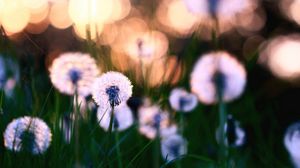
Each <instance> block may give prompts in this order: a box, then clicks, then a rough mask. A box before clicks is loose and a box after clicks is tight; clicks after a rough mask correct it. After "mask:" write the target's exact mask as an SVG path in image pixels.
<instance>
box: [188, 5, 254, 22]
mask: <svg viewBox="0 0 300 168" xmlns="http://www.w3.org/2000/svg"><path fill="white" fill-rule="evenodd" d="M183 1H184V2H185V4H186V6H187V8H188V9H189V10H190V11H191V12H192V13H194V14H197V15H202V16H210V17H214V16H216V17H217V18H218V19H227V20H230V19H232V18H233V17H235V16H236V15H238V14H240V13H243V12H245V11H249V10H253V5H255V4H254V3H255V0H202V1H198V0H183ZM253 1H254V2H253Z"/></svg>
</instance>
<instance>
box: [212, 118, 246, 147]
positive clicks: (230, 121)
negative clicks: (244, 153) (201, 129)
mask: <svg viewBox="0 0 300 168" xmlns="http://www.w3.org/2000/svg"><path fill="white" fill-rule="evenodd" d="M224 131H225V133H226V138H227V139H226V140H225V145H227V146H230V147H239V146H242V145H244V143H245V140H246V134H245V131H244V129H242V128H241V127H240V123H239V122H238V121H236V120H235V119H234V118H233V117H232V115H228V117H227V123H226V124H225V126H224ZM216 138H217V141H218V142H220V138H221V135H220V128H218V130H217V132H216Z"/></svg>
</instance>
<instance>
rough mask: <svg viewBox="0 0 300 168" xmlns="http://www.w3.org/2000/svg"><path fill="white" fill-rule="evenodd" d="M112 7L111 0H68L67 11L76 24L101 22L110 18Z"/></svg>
mask: <svg viewBox="0 0 300 168" xmlns="http://www.w3.org/2000/svg"><path fill="white" fill-rule="evenodd" d="M112 8H113V2H112V1H111V0H84V1H83V0H70V1H69V10H68V11H69V15H70V17H71V19H72V20H73V22H75V23H76V24H80V25H85V24H103V23H105V22H107V21H108V19H109V18H110V16H111V14H112Z"/></svg>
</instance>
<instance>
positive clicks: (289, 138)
mask: <svg viewBox="0 0 300 168" xmlns="http://www.w3.org/2000/svg"><path fill="white" fill-rule="evenodd" d="M284 145H285V148H286V149H287V151H288V152H289V154H290V156H291V159H292V161H293V162H294V164H295V167H300V150H299V148H300V123H299V122H296V123H294V124H292V125H291V126H289V127H288V129H287V131H286V132H285V136H284Z"/></svg>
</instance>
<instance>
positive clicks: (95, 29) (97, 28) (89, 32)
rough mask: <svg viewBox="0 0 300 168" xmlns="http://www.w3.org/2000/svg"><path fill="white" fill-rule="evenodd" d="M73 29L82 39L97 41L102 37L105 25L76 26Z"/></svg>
mask: <svg viewBox="0 0 300 168" xmlns="http://www.w3.org/2000/svg"><path fill="white" fill-rule="evenodd" d="M73 27H74V31H75V33H76V35H77V36H79V37H80V38H82V39H88V38H90V39H96V38H97V37H99V36H100V34H101V32H102V29H103V25H101V24H93V25H86V24H75V25H74V26H73ZM89 36H90V37H89Z"/></svg>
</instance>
